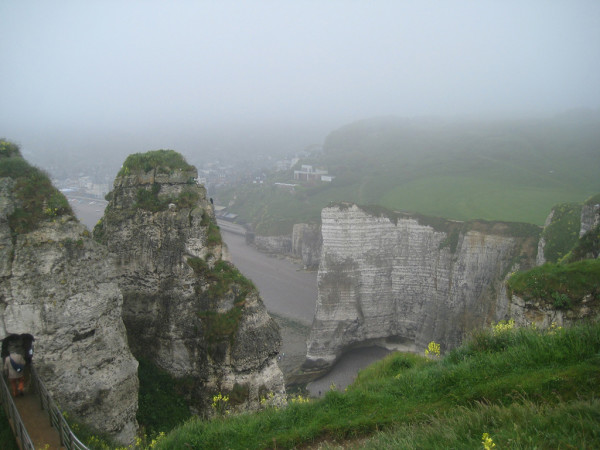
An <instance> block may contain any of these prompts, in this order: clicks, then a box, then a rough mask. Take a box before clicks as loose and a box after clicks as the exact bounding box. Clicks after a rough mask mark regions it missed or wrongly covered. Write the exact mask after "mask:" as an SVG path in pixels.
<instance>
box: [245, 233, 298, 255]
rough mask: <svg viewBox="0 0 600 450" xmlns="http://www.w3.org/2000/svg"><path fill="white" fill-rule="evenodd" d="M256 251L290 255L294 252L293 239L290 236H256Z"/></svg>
mask: <svg viewBox="0 0 600 450" xmlns="http://www.w3.org/2000/svg"><path fill="white" fill-rule="evenodd" d="M254 245H255V246H256V249H257V250H259V251H261V252H265V253H275V254H279V255H289V254H290V253H291V252H292V238H291V237H290V236H289V235H288V236H285V235H284V236H254Z"/></svg>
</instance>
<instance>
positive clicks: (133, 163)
mask: <svg viewBox="0 0 600 450" xmlns="http://www.w3.org/2000/svg"><path fill="white" fill-rule="evenodd" d="M151 170H156V171H157V172H158V173H166V174H171V173H173V172H174V171H175V170H184V171H185V170H195V168H194V166H192V165H190V164H188V163H187V161H186V160H185V158H184V157H183V156H182V155H181V154H180V153H178V152H176V151H175V150H153V151H149V152H146V153H134V154H132V155H129V156H128V157H127V159H126V160H125V162H124V163H123V167H121V170H119V173H118V174H117V176H127V175H129V174H131V173H135V172H143V173H148V172H150V171H151Z"/></svg>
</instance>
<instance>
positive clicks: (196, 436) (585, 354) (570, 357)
mask: <svg viewBox="0 0 600 450" xmlns="http://www.w3.org/2000/svg"><path fill="white" fill-rule="evenodd" d="M599 351H600V325H599V324H597V323H596V324H586V325H581V326H576V327H572V328H568V329H567V328H565V329H561V328H557V327H555V328H552V329H550V330H547V331H537V330H534V329H529V328H528V329H514V328H512V326H511V324H510V323H509V324H500V325H498V326H494V327H492V328H491V329H488V330H482V331H480V332H477V333H475V334H474V335H473V336H472V337H471V339H470V340H468V341H467V342H466V343H465V344H464V345H463V346H461V347H460V348H458V349H456V350H453V351H452V352H450V353H449V354H448V355H446V356H445V357H435V356H433V357H430V358H426V357H425V356H419V355H411V354H405V353H393V354H391V355H390V356H388V357H387V358H385V359H384V360H382V361H380V362H378V363H376V364H374V365H372V366H370V367H369V368H367V369H365V370H363V371H361V372H360V373H359V375H358V377H357V379H356V381H355V382H354V383H353V384H352V385H350V386H349V387H348V389H347V390H346V391H345V392H338V391H337V390H331V391H329V392H327V393H326V394H325V396H324V398H322V399H319V400H315V399H311V400H308V399H305V398H302V397H293V398H292V399H290V401H289V403H288V405H287V407H285V408H282V409H277V408H275V407H268V408H267V409H265V410H264V411H261V412H259V413H254V414H242V415H239V416H227V415H226V414H224V415H223V417H220V418H218V419H216V420H211V421H202V420H199V419H192V420H190V421H188V422H186V423H185V424H184V425H182V426H181V427H180V428H178V429H176V430H174V431H173V432H171V433H170V434H169V435H167V436H166V437H165V438H163V439H161V440H159V442H158V443H157V446H156V448H159V449H160V448H183V447H186V446H189V447H193V448H232V449H233V448H275V447H276V448H295V447H306V446H308V447H311V448H312V447H317V446H320V445H322V444H324V443H325V444H327V443H329V444H331V445H334V444H337V445H342V446H343V447H345V448H346V447H350V446H351V447H352V448H354V447H356V448H484V447H483V446H482V444H483V441H485V437H484V433H486V434H487V437H488V438H489V439H491V442H493V443H494V444H495V445H496V448H513V447H514V448H558V447H560V448H562V447H564V448H567V447H569V448H570V447H574V448H593V447H598V446H600V434H599V433H598V418H599V417H600V401H599V400H598V394H600V388H599V386H600V383H599V382H600V370H599V369H600V359H599V358H598V354H599V353H598V352H599ZM515 424H517V425H515ZM489 442H490V441H488V443H489ZM325 447H326V448H328V447H327V446H325ZM336 448H337V447H336ZM488 448H489V447H488Z"/></svg>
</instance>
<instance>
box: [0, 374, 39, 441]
mask: <svg viewBox="0 0 600 450" xmlns="http://www.w3.org/2000/svg"><path fill="white" fill-rule="evenodd" d="M0 379H2V380H1V381H0V397H1V398H2V405H3V406H4V411H5V412H6V417H7V418H8V422H9V423H10V427H11V428H12V430H13V433H14V435H15V439H16V440H17V445H18V446H19V448H20V449H21V450H35V447H34V446H33V442H31V438H30V437H29V433H27V429H26V428H25V424H24V423H23V420H22V419H21V415H20V414H19V411H18V410H17V405H15V402H14V400H13V398H12V395H10V391H9V390H8V386H7V385H6V380H5V379H4V376H2V375H0Z"/></svg>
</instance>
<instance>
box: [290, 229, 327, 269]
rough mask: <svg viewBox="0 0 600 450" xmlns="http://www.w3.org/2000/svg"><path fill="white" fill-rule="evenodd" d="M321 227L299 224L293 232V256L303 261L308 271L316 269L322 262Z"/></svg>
mask: <svg viewBox="0 0 600 450" xmlns="http://www.w3.org/2000/svg"><path fill="white" fill-rule="evenodd" d="M322 243H323V242H322V239H321V226H320V225H319V224H315V223H297V224H295V225H294V228H293V231H292V254H293V255H294V256H295V257H297V258H300V259H301V260H302V264H304V267H305V268H306V269H316V268H318V267H319V261H320V260H321V245H322Z"/></svg>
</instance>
